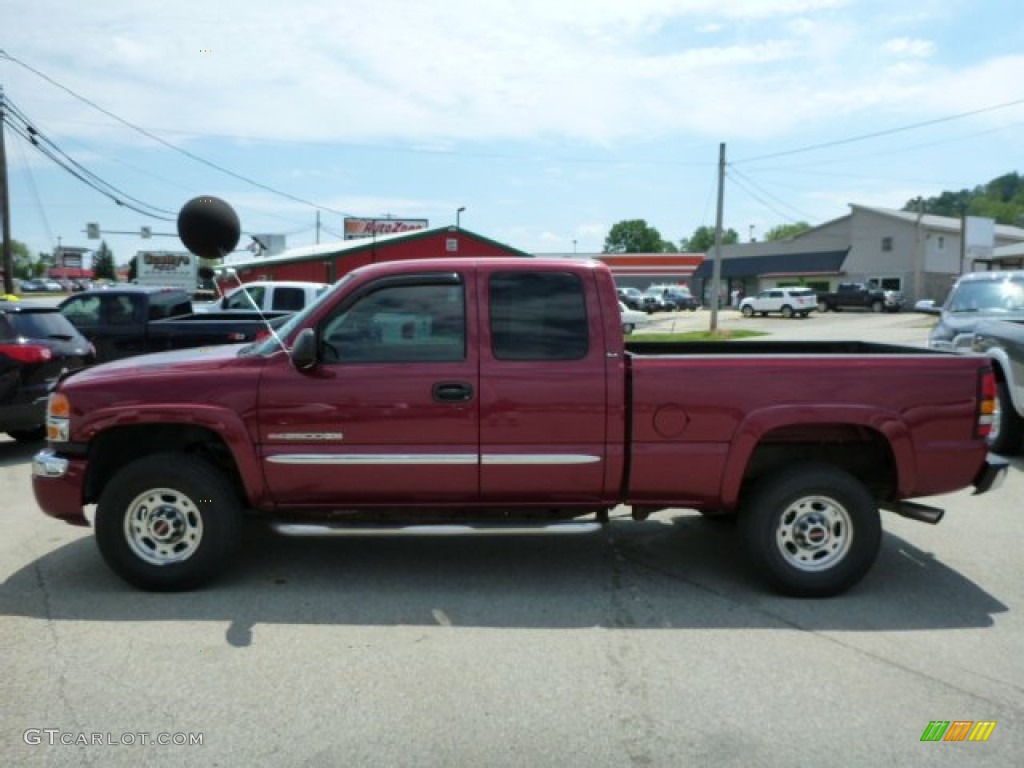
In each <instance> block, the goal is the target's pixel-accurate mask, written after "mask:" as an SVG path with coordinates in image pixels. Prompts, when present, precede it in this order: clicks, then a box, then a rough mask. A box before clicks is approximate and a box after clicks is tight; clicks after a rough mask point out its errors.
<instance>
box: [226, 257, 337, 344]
mask: <svg viewBox="0 0 1024 768" xmlns="http://www.w3.org/2000/svg"><path fill="white" fill-rule="evenodd" d="M354 275H355V273H354V272H349V273H348V274H347V275H345V276H344V277H343V278H341V279H340V280H339V281H338V282H336V283H335V284H334V287H333V288H332V289H330V290H327V291H324V292H323V293H321V294H320V295H319V296H317V297H316V299H314V301H313V302H312V303H311V304H309V305H308V306H307V307H306V308H305V309H304V310H302V311H301V312H296V313H295V314H294V315H292V316H291V317H290V318H289V319H288V321H287V322H285V323H283V324H281V325H275V324H274V322H273V321H271V325H272V326H273V327H274V334H276V335H277V338H275V337H274V335H273V334H271V335H270V336H268V337H267V338H265V339H261V340H259V341H254V342H253V343H252V344H248V345H246V346H244V347H242V348H241V349H240V350H239V352H238V354H239V355H243V356H244V355H270V354H273V353H274V352H276V351H277V350H278V349H280V348H281V345H282V344H284V343H285V339H287V338H288V337H289V336H291V335H292V334H293V333H294V332H295V329H296V328H299V327H300V326H302V325H304V324H305V322H306V318H307V317H309V316H310V315H311V314H312V313H314V312H316V311H317V309H318V308H319V307H320V305H321V304H323V303H324V302H325V301H327V300H328V298H329V297H331V296H333V295H334V294H335V293H337V292H338V290H339V289H340V288H341V287H342V286H343V285H345V284H346V283H348V282H349V281H351V280H352V278H353V276H354ZM278 339H280V343H279V342H278Z"/></svg>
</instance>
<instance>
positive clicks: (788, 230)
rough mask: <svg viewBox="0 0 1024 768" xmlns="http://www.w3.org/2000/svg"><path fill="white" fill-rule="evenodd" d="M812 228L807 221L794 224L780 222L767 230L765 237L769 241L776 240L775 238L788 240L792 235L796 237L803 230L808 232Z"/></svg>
mask: <svg viewBox="0 0 1024 768" xmlns="http://www.w3.org/2000/svg"><path fill="white" fill-rule="evenodd" d="M810 228H811V225H810V224H808V223H807V222H806V221H796V222H794V223H792V224H779V225H778V226H776V227H772V228H771V229H769V230H768V231H767V232H765V233H764V239H765V240H767V241H769V242H774V241H775V240H786V239H787V238H790V237H796V236H797V235H799V234H800V233H801V232H806V231H807V230H809V229H810Z"/></svg>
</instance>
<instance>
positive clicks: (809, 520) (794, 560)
mask: <svg viewBox="0 0 1024 768" xmlns="http://www.w3.org/2000/svg"><path fill="white" fill-rule="evenodd" d="M775 543H776V546H778V549H779V554H781V555H782V558H783V559H784V560H785V561H786V563H788V564H789V565H791V566H793V567H794V568H797V569H799V570H801V571H808V572H815V571H823V570H826V569H828V568H831V567H833V566H834V565H835V564H836V563H838V562H840V561H841V560H842V559H843V558H844V557H846V554H847V553H848V552H849V551H850V546H851V545H852V544H853V525H852V524H851V522H850V514H849V512H847V510H846V508H845V507H844V506H843V505H842V504H840V503H839V502H837V501H836V500H835V499H833V498H830V497H828V496H804V497H802V498H799V499H797V500H795V501H794V502H792V503H791V504H790V505H789V506H788V507H786V509H785V511H784V512H783V513H782V515H781V516H780V517H779V525H778V527H777V528H776V531H775Z"/></svg>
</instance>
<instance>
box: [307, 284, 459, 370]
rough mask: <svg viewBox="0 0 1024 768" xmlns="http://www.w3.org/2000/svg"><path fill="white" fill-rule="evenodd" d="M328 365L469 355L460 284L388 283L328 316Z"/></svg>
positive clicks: (323, 343)
mask: <svg viewBox="0 0 1024 768" xmlns="http://www.w3.org/2000/svg"><path fill="white" fill-rule="evenodd" d="M320 347H321V349H320V359H321V361H322V362H323V363H325V364H328V365H330V364H338V363H340V364H348V363H417V362H454V361H460V360H465V359H466V307H465V292H464V290H463V286H462V285H461V284H443V285H442V284H422V285H392V286H383V287H381V288H380V289H378V290H375V291H371V292H370V293H367V294H365V295H363V296H361V297H359V298H358V299H357V300H356V301H355V303H353V304H351V305H349V306H348V307H345V308H343V309H342V310H340V311H339V312H338V313H337V314H335V315H333V316H332V317H330V318H328V319H327V321H326V322H325V323H324V324H323V325H322V326H321V331H320Z"/></svg>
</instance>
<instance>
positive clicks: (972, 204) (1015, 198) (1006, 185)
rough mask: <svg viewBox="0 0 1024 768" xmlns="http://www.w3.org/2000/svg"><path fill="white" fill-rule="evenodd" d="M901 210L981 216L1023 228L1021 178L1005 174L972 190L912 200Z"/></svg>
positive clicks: (1018, 175) (1023, 206)
mask: <svg viewBox="0 0 1024 768" xmlns="http://www.w3.org/2000/svg"><path fill="white" fill-rule="evenodd" d="M903 210H904V211H912V212H914V213H916V212H918V211H921V212H922V213H933V214H936V215H938V216H952V217H960V216H965V215H966V216H985V217H987V218H990V219H995V221H996V222H998V223H999V224H1012V225H1014V226H1018V227H1019V226H1024V177H1021V175H1020V174H1019V173H1017V172H1013V173H1006V174H1003V175H1002V176H998V177H996V178H994V179H992V180H991V181H990V182H988V183H987V184H979V185H978V186H976V187H974V189H961V190H959V191H958V192H953V191H950V190H946V191H944V192H941V193H940V194H938V195H936V196H934V197H928V198H920V197H915V198H914V199H913V200H908V201H907V203H906V205H904V206H903Z"/></svg>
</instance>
